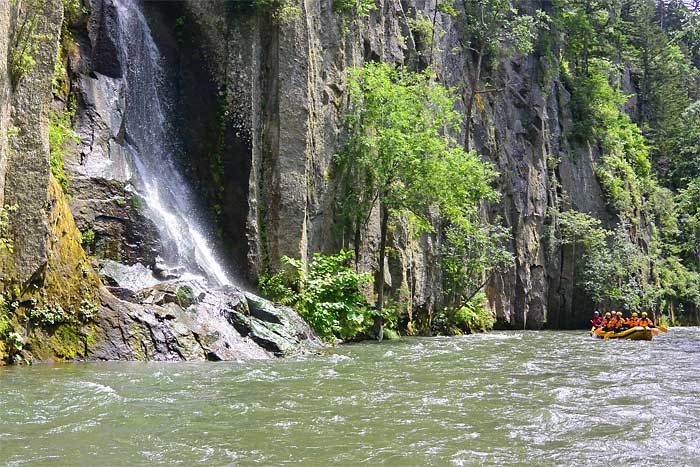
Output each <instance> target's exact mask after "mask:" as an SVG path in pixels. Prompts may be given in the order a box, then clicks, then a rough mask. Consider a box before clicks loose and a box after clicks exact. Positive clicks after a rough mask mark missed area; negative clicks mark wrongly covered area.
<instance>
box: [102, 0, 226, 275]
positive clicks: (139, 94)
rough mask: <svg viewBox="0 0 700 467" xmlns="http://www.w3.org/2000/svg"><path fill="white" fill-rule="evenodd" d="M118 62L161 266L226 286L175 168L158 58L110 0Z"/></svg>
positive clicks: (134, 17)
mask: <svg viewBox="0 0 700 467" xmlns="http://www.w3.org/2000/svg"><path fill="white" fill-rule="evenodd" d="M115 4H116V6H117V11H118V16H119V29H120V42H121V51H122V52H121V53H122V54H123V56H122V57H121V58H122V63H126V64H127V73H126V110H125V134H126V141H127V146H128V148H129V151H130V153H131V159H132V161H133V165H134V167H135V170H136V180H135V181H134V183H135V185H136V189H137V191H138V194H139V195H140V196H141V197H142V198H143V200H144V201H145V204H146V207H147V209H148V211H149V213H150V214H151V215H152V218H153V220H154V221H155V223H156V225H157V226H158V229H159V231H160V235H161V238H162V240H163V245H164V248H163V252H162V256H163V260H164V261H165V263H166V265H167V266H169V267H174V268H184V270H185V271H187V272H189V273H194V274H204V275H205V276H206V277H207V278H208V279H209V280H210V281H212V282H215V283H216V284H219V285H225V284H230V283H231V280H230V278H229V275H228V273H227V271H226V269H225V267H224V266H223V264H222V263H221V261H220V258H218V257H217V254H216V252H215V247H214V245H215V242H214V241H213V238H212V234H211V232H209V231H208V229H207V228H206V227H207V225H208V224H209V223H208V222H207V221H206V219H205V218H204V216H202V215H201V214H200V210H199V209H198V208H197V203H196V198H195V196H194V193H193V191H192V188H191V187H190V186H189V184H188V182H187V180H186V179H185V177H183V175H182V173H181V172H180V170H179V169H178V167H177V165H176V162H175V154H176V152H177V149H178V142H177V137H176V135H175V134H174V132H173V131H172V129H171V128H170V127H169V118H168V117H169V114H170V112H171V109H172V102H170V100H169V99H168V93H167V90H168V89H169V88H168V85H169V83H168V82H167V79H166V78H165V76H166V74H165V72H164V70H163V68H162V64H161V63H162V57H161V54H160V52H159V51H158V47H157V46H156V44H155V42H154V40H153V38H152V36H151V31H150V29H149V27H148V24H147V23H146V20H145V18H144V16H143V13H142V11H141V9H140V5H138V3H137V2H136V1H135V0H116V2H115Z"/></svg>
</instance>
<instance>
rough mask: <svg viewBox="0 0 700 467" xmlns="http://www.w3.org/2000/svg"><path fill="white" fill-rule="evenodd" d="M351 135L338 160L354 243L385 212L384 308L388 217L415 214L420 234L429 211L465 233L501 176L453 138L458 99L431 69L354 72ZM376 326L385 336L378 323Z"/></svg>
mask: <svg viewBox="0 0 700 467" xmlns="http://www.w3.org/2000/svg"><path fill="white" fill-rule="evenodd" d="M349 90H350V104H351V105H350V114H349V116H348V123H349V127H350V128H349V129H350V137H349V140H348V142H347V144H346V146H345V148H344V150H343V151H342V153H341V154H339V162H340V164H341V165H342V166H344V167H345V168H346V169H347V170H348V172H349V176H350V180H349V181H348V184H349V185H350V193H349V196H348V198H347V199H348V203H346V208H347V211H346V212H347V214H348V215H349V217H350V219H352V220H353V222H354V223H355V229H356V230H355V232H356V245H355V246H356V248H357V246H358V243H359V242H358V240H359V236H360V232H361V231H363V230H366V229H367V225H368V221H369V219H370V216H371V213H372V212H373V211H374V209H375V208H376V209H378V211H379V217H380V242H379V263H378V276H377V290H378V298H377V310H378V314H379V316H380V317H381V316H382V315H383V307H384V273H385V266H384V262H385V257H386V248H387V233H388V227H389V223H390V220H391V218H392V217H393V216H395V215H396V214H400V213H406V212H410V213H411V216H412V218H413V219H414V221H415V223H416V225H417V231H418V232H419V233H420V232H425V231H429V230H431V229H432V224H431V220H432V219H431V215H430V212H431V211H432V212H434V213H437V216H438V217H439V218H440V219H444V221H445V222H447V223H449V224H452V225H458V226H461V228H463V229H464V230H465V231H469V230H471V228H470V227H471V226H472V225H474V224H475V223H477V222H478V206H479V204H480V203H482V202H483V201H489V200H495V199H496V198H497V194H496V192H495V191H494V190H493V189H492V188H491V186H490V182H491V181H492V180H493V178H494V177H495V175H496V173H495V172H494V171H493V169H492V167H491V166H490V165H489V164H486V163H484V162H483V161H481V160H480V159H479V158H478V157H477V156H476V154H475V153H473V152H465V151H464V149H463V148H462V147H461V146H460V145H459V144H457V141H456V140H455V139H454V138H453V137H452V136H450V131H457V130H458V128H459V124H460V116H459V114H458V113H457V112H455V111H454V110H453V107H454V99H453V98H452V97H451V96H450V93H449V91H448V90H447V89H445V88H444V87H442V86H440V85H439V84H437V83H436V82H435V80H434V77H433V76H432V75H431V74H430V72H429V71H425V72H423V73H413V72H409V71H407V70H405V69H403V68H398V67H393V66H390V65H388V64H386V63H369V64H366V65H365V66H364V67H363V68H356V69H353V70H352V71H351V73H350V79H349ZM377 328H378V329H377V330H378V331H379V336H380V337H381V323H380V322H378V324H377Z"/></svg>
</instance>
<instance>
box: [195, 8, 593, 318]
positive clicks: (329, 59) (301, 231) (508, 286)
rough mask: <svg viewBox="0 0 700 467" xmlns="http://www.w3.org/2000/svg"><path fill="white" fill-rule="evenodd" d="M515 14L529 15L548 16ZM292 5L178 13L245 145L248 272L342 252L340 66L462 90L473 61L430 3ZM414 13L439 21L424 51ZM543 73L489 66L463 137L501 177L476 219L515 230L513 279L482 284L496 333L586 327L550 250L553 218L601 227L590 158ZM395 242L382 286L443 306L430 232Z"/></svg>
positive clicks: (367, 253) (425, 310)
mask: <svg viewBox="0 0 700 467" xmlns="http://www.w3.org/2000/svg"><path fill="white" fill-rule="evenodd" d="M520 3H521V4H522V5H520V6H521V7H523V8H525V10H533V11H534V9H536V8H546V5H543V4H540V2H536V1H533V2H520ZM525 3H527V4H525ZM295 4H296V3H295ZM298 6H299V8H300V10H299V12H298V15H296V16H292V17H291V18H287V19H286V20H281V19H279V18H278V19H277V20H275V19H274V15H271V14H270V12H269V11H265V10H264V9H262V10H261V9H260V8H257V9H256V8H254V7H253V6H250V7H248V8H243V7H238V8H236V7H232V6H231V5H226V4H220V3H213V2H197V1H189V2H187V9H186V11H185V16H184V17H185V18H186V21H185V24H189V25H192V27H193V28H198V29H199V30H200V31H202V36H203V39H204V40H203V41H201V43H200V44H199V47H200V48H199V51H200V53H201V54H202V55H203V56H205V57H207V59H206V63H207V64H208V66H209V71H210V73H211V76H212V77H213V78H214V79H215V81H216V83H217V85H218V88H219V90H220V94H221V95H222V96H224V104H225V106H226V108H227V109H228V111H229V112H230V114H231V115H233V116H234V118H235V120H236V122H237V125H238V126H242V127H243V129H244V131H245V133H246V134H247V135H250V148H249V151H248V153H247V154H243V155H244V156H246V157H249V158H250V160H251V171H250V186H249V190H250V191H249V193H250V195H249V197H248V203H249V217H248V230H247V234H248V240H249V244H248V245H249V248H248V258H249V263H250V268H251V271H252V273H253V275H255V274H256V273H259V272H261V271H262V270H263V269H264V268H265V267H267V266H268V265H272V266H273V267H274V266H275V260H276V259H277V258H279V257H280V256H281V255H289V256H295V257H302V258H306V257H308V256H309V255H310V254H311V253H312V252H314V251H325V252H330V251H333V250H337V249H338V248H339V247H340V246H345V247H347V246H348V244H349V243H350V241H349V240H348V238H346V237H344V236H343V235H342V234H339V233H338V232H337V231H335V230H333V225H334V221H335V220H336V213H335V212H334V206H335V201H336V197H337V196H342V189H341V187H342V183H343V181H342V180H339V179H337V178H336V177H335V173H334V167H333V162H332V156H333V154H334V152H335V151H336V150H338V149H339V147H340V146H341V145H342V143H343V136H344V135H343V118H344V115H343V113H344V109H345V106H346V104H347V94H346V92H345V73H346V71H347V70H348V68H350V67H352V66H358V65H361V64H362V63H363V62H365V61H368V60H379V59H381V60H384V61H388V62H393V63H400V64H404V65H407V66H410V67H413V68H421V67H424V66H426V65H430V66H431V67H432V69H433V70H434V71H435V72H436V73H437V75H438V77H439V79H440V80H441V81H442V82H444V84H446V85H447V86H454V87H456V88H459V87H460V86H461V85H462V84H463V81H464V76H466V65H465V64H466V63H467V60H469V59H470V58H469V57H465V56H464V55H463V54H462V52H461V48H460V47H459V37H460V34H461V30H460V25H459V23H458V21H459V18H457V19H453V18H451V17H450V16H448V15H444V14H442V13H437V14H436V12H435V7H436V4H435V2H433V1H420V0H418V1H414V0H411V1H405V2H396V1H381V2H378V6H379V8H378V10H377V11H375V12H372V13H371V14H370V15H369V17H367V18H355V17H353V16H352V15H346V14H343V13H339V12H336V11H334V9H333V5H332V2H331V1H330V0H315V1H304V2H301V3H299V5H298ZM419 14H420V15H423V16H424V17H427V18H436V20H435V21H436V26H437V28H438V30H440V31H444V34H438V35H436V37H435V43H434V44H433V45H432V46H427V45H426V44H421V43H420V37H418V39H417V40H416V39H415V38H414V37H410V32H409V31H410V29H409V25H408V23H407V17H408V18H415V17H416V16H417V15H419ZM554 47H556V44H555V45H554ZM553 52H554V51H553ZM548 66H551V65H548V63H547V61H546V57H544V56H539V55H538V54H537V53H535V54H532V55H530V56H527V57H523V56H516V57H514V58H513V59H512V60H508V61H506V62H503V63H499V64H498V65H497V66H496V67H494V69H493V70H491V72H490V75H489V80H490V81H491V82H492V83H493V84H494V86H495V87H496V88H502V89H503V91H502V92H500V93H494V94H489V95H485V96H484V99H483V100H482V105H480V106H479V110H478V111H477V112H476V115H475V125H474V131H473V141H472V147H474V148H476V150H477V151H478V152H479V153H480V154H482V155H483V157H484V158H485V159H487V160H490V161H491V162H493V163H494V164H495V165H496V167H497V169H498V170H499V172H500V173H501V176H500V178H499V180H498V189H499V191H500V192H501V193H502V194H503V196H502V199H501V202H500V204H499V205H498V206H492V207H491V208H490V209H489V210H488V212H487V213H486V212H485V215H487V216H489V217H490V218H492V219H496V218H501V219H502V222H503V223H504V224H505V225H507V226H508V228H509V229H510V230H511V232H512V237H513V238H512V242H511V244H510V249H511V251H513V253H514V254H515V257H516V264H515V267H514V268H513V269H512V271H511V272H509V273H506V274H502V275H499V276H497V277H495V278H494V279H493V280H491V281H490V283H489V285H488V297H489V304H490V306H491V307H492V309H493V311H494V313H495V314H496V316H497V317H498V319H499V321H500V322H501V324H502V325H507V326H513V327H517V328H523V327H525V328H539V327H542V326H543V325H545V324H546V325H550V326H554V327H561V326H572V325H577V324H578V323H579V322H580V321H582V320H583V319H585V318H584V316H585V314H587V313H588V310H586V309H585V308H584V305H585V304H584V303H580V301H579V302H578V303H575V302H574V296H573V294H574V292H573V287H572V284H573V277H572V274H573V267H574V261H575V258H571V257H570V255H568V252H566V251H564V252H562V251H561V249H560V248H559V247H557V246H556V245H555V244H554V242H553V241H552V234H553V233H554V231H555V229H556V215H552V213H553V212H555V211H553V210H552V209H553V208H554V209H556V208H563V207H573V208H575V209H578V210H581V211H586V212H591V213H593V214H594V215H596V216H598V217H602V218H605V216H606V209H605V203H604V200H603V195H602V192H601V189H600V187H599V185H598V182H597V180H596V177H595V174H594V173H593V161H594V159H595V157H596V154H595V153H594V152H593V151H592V150H590V149H589V148H582V147H577V146H575V145H572V144H571V143H570V142H569V141H567V138H566V135H567V133H568V131H569V130H570V128H571V126H572V120H571V114H570V112H569V110H568V108H569V94H568V91H567V90H566V88H565V86H564V85H563V83H562V82H561V81H560V80H559V79H558V78H557V72H556V70H551V69H548ZM228 156H231V155H230V154H229V155H228ZM235 157H241V154H240V153H239V154H236V156H235ZM376 224H377V222H376V220H375V230H378V228H377V225H376ZM393 232H394V234H393V236H394V238H393V243H394V249H395V251H396V252H397V253H396V255H394V257H392V258H390V261H389V274H388V277H387V282H391V286H392V289H393V290H394V295H395V296H397V297H401V298H402V299H404V300H406V301H408V302H409V303H410V304H411V306H412V307H413V308H414V309H415V310H416V311H417V313H418V314H421V313H422V314H430V313H431V312H432V311H434V310H435V308H436V307H437V306H439V305H440V285H441V275H440V272H439V269H438V268H437V267H436V264H437V261H436V258H437V254H438V249H439V243H440V239H439V238H438V237H436V236H435V235H427V236H424V237H423V238H421V239H420V240H419V241H418V242H414V241H412V240H410V239H407V238H406V236H405V235H404V234H403V230H402V228H401V226H396V228H395V229H394V230H393ZM376 247H377V239H376V236H372V235H370V236H369V238H366V239H364V241H363V245H362V248H361V251H362V252H363V255H362V259H361V260H362V263H363V264H364V267H365V268H373V267H374V268H376V264H375V263H376V259H375V258H376V254H375V252H376Z"/></svg>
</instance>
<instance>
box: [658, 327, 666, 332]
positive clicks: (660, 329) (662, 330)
mask: <svg viewBox="0 0 700 467" xmlns="http://www.w3.org/2000/svg"><path fill="white" fill-rule="evenodd" d="M656 329H658V330H659V331H661V332H668V328H667V327H666V326H656Z"/></svg>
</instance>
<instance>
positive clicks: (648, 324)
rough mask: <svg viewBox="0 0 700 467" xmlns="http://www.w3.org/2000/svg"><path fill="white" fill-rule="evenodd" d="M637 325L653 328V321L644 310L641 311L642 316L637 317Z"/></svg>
mask: <svg viewBox="0 0 700 467" xmlns="http://www.w3.org/2000/svg"><path fill="white" fill-rule="evenodd" d="M637 326H644V327H647V328H655V327H656V326H654V322H653V321H652V320H651V319H650V318H649V315H648V313H647V312H646V311H642V317H641V318H639V321H638V324H637Z"/></svg>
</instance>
